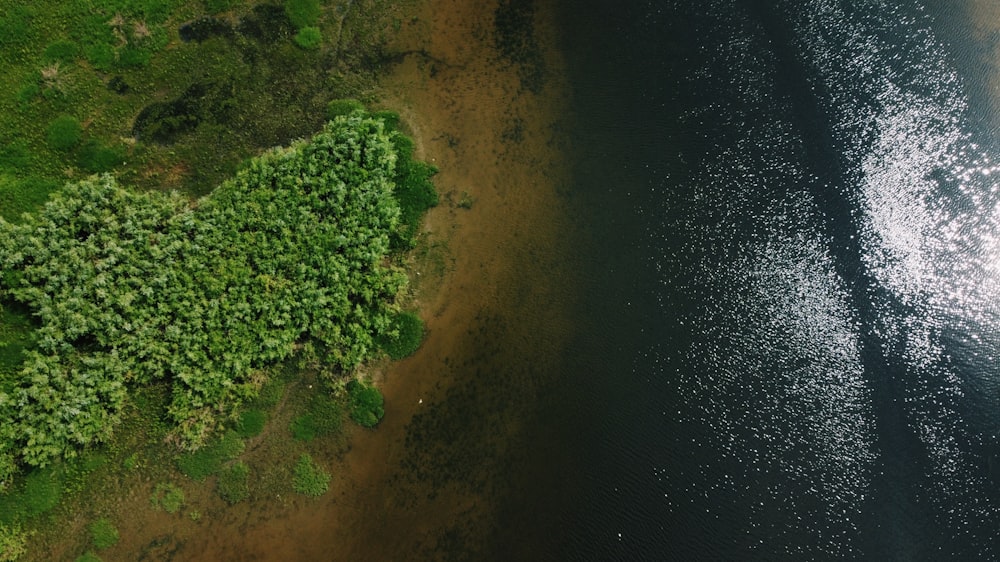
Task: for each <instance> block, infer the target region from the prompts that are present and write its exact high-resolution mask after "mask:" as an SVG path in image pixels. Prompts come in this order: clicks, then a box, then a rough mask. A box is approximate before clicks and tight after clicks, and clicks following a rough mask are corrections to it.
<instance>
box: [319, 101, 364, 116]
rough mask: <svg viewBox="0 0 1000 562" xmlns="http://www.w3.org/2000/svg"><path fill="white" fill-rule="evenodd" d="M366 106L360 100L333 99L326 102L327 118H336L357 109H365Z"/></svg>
mask: <svg viewBox="0 0 1000 562" xmlns="http://www.w3.org/2000/svg"><path fill="white" fill-rule="evenodd" d="M364 110H365V106H364V105H363V104H362V103H361V102H359V101H358V100H352V99H343V100H333V101H331V102H330V103H328V104H326V118H327V119H334V118H337V117H340V116H342V115H350V114H352V113H354V112H355V111H364Z"/></svg>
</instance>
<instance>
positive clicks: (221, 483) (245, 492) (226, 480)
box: [216, 462, 250, 504]
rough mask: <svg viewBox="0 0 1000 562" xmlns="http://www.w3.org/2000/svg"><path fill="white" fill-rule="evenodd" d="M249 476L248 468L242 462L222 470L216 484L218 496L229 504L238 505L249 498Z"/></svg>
mask: <svg viewBox="0 0 1000 562" xmlns="http://www.w3.org/2000/svg"><path fill="white" fill-rule="evenodd" d="M249 476H250V467H248V466H247V465H246V463H242V462H238V463H236V464H234V465H233V466H231V467H229V468H227V469H225V470H223V471H222V473H221V474H219V480H218V482H217V483H216V490H217V491H218V492H219V496H220V497H221V498H222V499H224V500H226V501H227V502H229V503H230V504H235V503H239V502H241V501H243V500H245V499H247V498H249V497H250V486H249V484H248V483H247V480H248V478H249Z"/></svg>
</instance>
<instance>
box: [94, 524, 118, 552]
mask: <svg viewBox="0 0 1000 562" xmlns="http://www.w3.org/2000/svg"><path fill="white" fill-rule="evenodd" d="M89 530H90V540H91V542H93V543H94V547H95V548H97V549H98V550H104V549H105V548H110V547H112V546H114V545H116V544H118V538H119V537H118V529H117V528H116V527H115V525H114V523H112V522H111V520H110V519H108V518H107V517H102V518H100V519H98V520H97V521H94V522H93V523H91V524H90V527H89Z"/></svg>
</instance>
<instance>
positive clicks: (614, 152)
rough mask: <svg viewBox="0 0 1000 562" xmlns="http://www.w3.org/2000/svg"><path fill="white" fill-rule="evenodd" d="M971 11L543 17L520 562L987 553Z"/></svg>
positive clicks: (583, 7)
mask: <svg viewBox="0 0 1000 562" xmlns="http://www.w3.org/2000/svg"><path fill="white" fill-rule="evenodd" d="M993 4H994V3H992V2H974V1H966V0H962V1H957V0H956V1H950V2H933V1H930V0H925V1H918V0H894V1H890V0H858V1H854V2H840V1H835V0H745V1H737V0H700V1H698V2H692V1H680V0H657V1H652V0H619V1H615V2H611V1H609V0H575V1H574V2H568V1H566V2H562V5H561V6H560V8H559V18H558V19H559V22H560V25H561V35H562V39H561V40H562V46H563V53H564V56H565V57H566V62H567V65H568V68H569V77H570V83H571V89H572V91H573V96H572V99H570V100H568V104H569V107H571V109H572V112H573V120H572V121H573V124H572V125H571V126H570V127H569V137H570V139H571V142H570V143H569V151H570V154H571V159H572V163H573V179H572V181H571V187H570V188H569V189H568V195H567V198H568V199H569V201H570V203H569V205H570V207H571V208H572V209H574V216H575V217H576V218H577V219H578V220H579V221H580V223H582V224H586V225H587V229H586V230H587V234H585V235H583V236H580V237H579V240H578V243H577V249H578V253H579V259H580V262H581V263H582V264H583V265H582V270H583V273H584V274H583V275H582V276H581V277H583V278H584V279H586V282H584V283H583V285H582V287H581V291H582V295H583V298H581V299H580V301H579V302H580V306H579V307H578V310H577V312H576V314H577V316H576V324H575V325H576V326H577V329H576V330H575V333H576V338H575V340H573V343H572V344H570V345H569V346H568V349H567V351H566V353H565V358H564V362H563V364H564V365H565V368H564V370H565V373H563V374H562V375H561V377H562V378H561V384H560V389H561V390H560V391H559V392H556V393H552V395H551V396H547V397H544V399H545V400H549V403H548V404H547V407H546V411H547V412H548V414H547V415H548V416H549V418H547V419H548V420H549V421H550V422H551V425H552V426H555V427H554V428H553V427H551V426H550V427H549V428H548V429H547V430H546V433H547V435H548V437H546V438H539V439H538V440H537V442H536V443H534V444H533V445H531V447H530V449H529V450H530V453H529V458H531V459H534V463H533V464H534V465H537V466H548V468H545V469H543V468H536V469H535V471H536V472H535V473H532V474H533V475H534V476H535V477H537V476H538V474H541V473H545V474H548V475H549V479H548V480H546V481H547V482H550V483H551V486H549V487H548V489H547V491H543V492H540V493H539V494H538V495H537V496H535V499H536V500H537V502H538V503H539V504H541V505H551V504H555V505H558V506H559V507H558V508H550V509H549V510H547V511H545V512H544V514H542V515H536V518H537V519H539V520H544V522H545V525H546V528H547V529H550V530H551V532H550V533H548V534H546V535H545V536H544V537H542V538H537V539H536V540H537V544H536V547H537V548H536V550H535V552H536V553H538V554H539V556H544V557H549V558H563V559H594V560H598V559H600V560H608V559H630V560H632V559H647V560H652V559H664V558H667V559H682V560H683V559H731V560H737V559H738V560H745V559H760V560H777V559H792V560H803V559H834V558H836V559H845V558H847V559H851V558H863V559H877V560H917V559H922V560H943V559H995V558H996V557H998V556H1000V546H998V545H1000V438H998V435H1000V363H998V354H1000V138H998V136H997V132H998V130H1000V110H998V103H997V100H998V89H997V84H998V83H1000V80H998V79H997V78H998V76H1000V73H998V70H997V68H998V61H1000V57H998V52H1000V8H998V7H996V6H994V5H993ZM545 420H546V418H544V417H543V418H540V419H539V423H540V424H542V423H544V422H545ZM546 439H549V441H546ZM554 442H559V443H560V444H561V446H563V447H567V448H569V449H570V450H571V451H572V452H571V453H568V454H566V455H563V456H560V457H559V459H560V461H559V462H560V464H556V465H553V464H551V463H550V464H549V465H546V460H545V459H547V458H548V457H547V456H546V455H548V454H549V451H550V450H551V449H550V447H549V444H551V443H554ZM566 459H571V460H570V461H567V460H566ZM553 475H562V476H561V477H560V476H553ZM549 511H552V512H554V513H549ZM511 519H516V517H511ZM525 526H527V524H525ZM501 533H503V531H501Z"/></svg>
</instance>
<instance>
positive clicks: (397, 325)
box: [378, 312, 424, 360]
mask: <svg viewBox="0 0 1000 562" xmlns="http://www.w3.org/2000/svg"><path fill="white" fill-rule="evenodd" d="M391 326H392V327H391V328H390V329H389V330H388V331H387V332H386V333H385V334H383V335H381V336H380V337H379V340H378V344H379V347H381V348H382V349H383V350H384V351H385V352H386V353H388V354H389V357H391V358H393V359H397V360H398V359H402V358H404V357H409V356H410V355H413V353H414V352H415V351H416V350H417V349H418V348H419V347H420V344H421V343H422V342H423V339H424V321H423V320H421V319H420V317H419V316H417V315H416V314H414V313H412V312H401V313H399V314H396V315H395V316H394V317H393V319H392V325H391Z"/></svg>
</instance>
